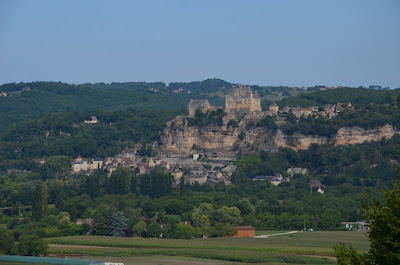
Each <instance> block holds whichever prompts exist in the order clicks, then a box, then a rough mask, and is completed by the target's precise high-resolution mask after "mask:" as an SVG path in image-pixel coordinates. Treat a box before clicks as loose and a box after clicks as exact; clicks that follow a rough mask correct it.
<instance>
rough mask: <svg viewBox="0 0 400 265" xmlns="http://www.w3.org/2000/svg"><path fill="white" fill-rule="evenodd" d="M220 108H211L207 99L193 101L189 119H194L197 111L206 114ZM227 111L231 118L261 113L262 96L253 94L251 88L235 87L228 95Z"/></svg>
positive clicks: (189, 107) (189, 108)
mask: <svg viewBox="0 0 400 265" xmlns="http://www.w3.org/2000/svg"><path fill="white" fill-rule="evenodd" d="M219 108H222V107H214V106H211V105H210V103H209V102H208V100H207V99H197V100H193V99H191V100H190V102H189V105H188V113H189V117H194V115H195V113H196V110H197V109H199V110H201V111H202V112H203V113H205V112H207V111H212V110H217V109H219ZM225 111H226V112H227V114H228V116H229V117H230V118H235V117H238V116H244V115H245V114H249V113H252V112H255V111H260V112H261V99H260V96H259V95H258V94H257V92H256V93H253V91H252V90H251V88H250V87H249V86H242V85H235V86H234V87H233V93H232V94H231V95H226V98H225Z"/></svg>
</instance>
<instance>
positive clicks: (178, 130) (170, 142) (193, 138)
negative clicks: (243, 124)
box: [161, 117, 239, 153]
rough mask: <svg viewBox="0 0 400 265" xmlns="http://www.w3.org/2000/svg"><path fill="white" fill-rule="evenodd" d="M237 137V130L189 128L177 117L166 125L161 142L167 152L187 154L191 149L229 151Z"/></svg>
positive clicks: (185, 121)
mask: <svg viewBox="0 0 400 265" xmlns="http://www.w3.org/2000/svg"><path fill="white" fill-rule="evenodd" d="M238 136H239V130H238V128H227V129H226V128H223V127H218V126H207V127H203V128H199V127H196V126H190V127H189V126H188V124H187V120H186V119H185V118H184V117H178V118H176V119H175V120H173V121H171V122H168V123H167V127H166V128H165V129H164V131H163V132H162V134H161V141H162V143H163V146H164V148H165V149H166V150H167V151H175V152H182V153H188V152H190V151H191V150H192V149H193V148H201V149H206V150H221V151H223V150H226V151H230V150H232V149H233V148H234V144H235V142H236V141H237V140H238Z"/></svg>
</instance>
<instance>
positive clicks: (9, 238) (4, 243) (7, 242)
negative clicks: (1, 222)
mask: <svg viewBox="0 0 400 265" xmlns="http://www.w3.org/2000/svg"><path fill="white" fill-rule="evenodd" d="M0 238H1V240H0V253H4V254H9V253H11V251H12V249H13V248H14V236H13V234H12V232H11V231H8V230H6V229H3V228H0Z"/></svg>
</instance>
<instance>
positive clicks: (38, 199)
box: [32, 183, 47, 221]
mask: <svg viewBox="0 0 400 265" xmlns="http://www.w3.org/2000/svg"><path fill="white" fill-rule="evenodd" d="M46 214H47V189H46V186H45V185H44V184H42V183H38V184H37V185H36V187H35V192H34V194H33V199H32V218H33V220H35V221H39V220H40V219H42V218H43V217H44V216H45V215H46Z"/></svg>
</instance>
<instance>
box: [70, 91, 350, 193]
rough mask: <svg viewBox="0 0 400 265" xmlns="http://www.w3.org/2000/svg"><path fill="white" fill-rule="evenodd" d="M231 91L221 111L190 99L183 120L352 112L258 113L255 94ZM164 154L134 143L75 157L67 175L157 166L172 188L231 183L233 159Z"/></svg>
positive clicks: (334, 108)
mask: <svg viewBox="0 0 400 265" xmlns="http://www.w3.org/2000/svg"><path fill="white" fill-rule="evenodd" d="M233 89H234V91H233V93H232V94H231V95H227V96H226V101H225V108H223V107H221V106H211V105H210V103H209V102H208V100H202V99H200V100H191V101H190V103H189V105H188V116H187V117H189V118H190V117H194V116H195V113H196V111H197V110H200V111H202V112H203V113H206V112H208V111H216V110H218V109H222V110H224V111H225V112H226V113H227V117H224V120H225V123H227V120H231V119H238V118H239V119H243V120H245V121H246V120H254V119H261V118H263V117H265V116H267V115H269V116H276V117H277V121H282V119H283V120H284V119H285V117H286V116H287V114H289V113H291V114H293V115H294V116H295V117H296V118H298V119H299V118H301V117H308V116H314V117H319V116H322V117H327V118H332V117H334V116H336V115H337V114H338V113H340V112H341V111H343V110H344V109H346V108H347V109H352V105H351V103H337V104H329V105H325V106H323V107H317V106H313V107H309V108H300V107H285V108H283V109H282V110H279V107H278V105H277V104H275V103H273V104H271V105H270V107H269V110H267V111H262V109H261V99H260V97H259V96H258V94H257V93H253V92H252V90H251V88H250V87H244V86H242V85H235V86H234V87H233ZM98 122H99V121H98V119H97V118H96V117H95V116H92V117H91V120H85V121H84V124H86V125H87V126H91V125H95V124H97V123H98ZM143 148H146V149H150V150H152V151H153V152H152V155H144V154H141V152H140V150H141V149H143ZM165 151H166V150H164V149H163V147H160V146H159V144H158V143H153V144H147V145H146V146H143V145H142V144H139V143H137V144H135V145H134V147H132V148H125V149H124V150H123V151H122V152H121V153H120V154H117V155H115V156H114V157H107V158H105V159H100V158H82V157H80V156H79V157H77V158H76V159H75V160H74V162H73V165H72V169H71V173H72V174H77V175H78V174H82V175H90V174H93V172H94V170H96V169H101V170H103V171H104V172H105V173H107V176H111V174H112V173H113V172H114V171H115V170H116V168H118V167H124V168H128V169H130V170H131V171H132V172H133V173H134V174H138V175H140V174H146V173H150V172H151V170H152V169H154V168H155V167H161V168H163V169H164V170H165V171H166V172H167V173H170V174H171V175H172V176H173V178H174V185H175V186H178V185H179V184H180V182H181V180H183V181H184V182H185V183H188V184H190V185H193V184H195V183H197V184H200V185H203V184H208V185H210V186H214V185H215V184H217V183H223V184H225V185H229V184H231V177H232V174H233V172H234V171H235V169H236V166H235V165H234V161H235V158H232V157H230V159H225V160H224V159H218V160H213V159H210V158H209V157H206V155H205V154H204V153H202V152H201V151H199V152H196V150H195V149H193V150H192V151H191V152H190V153H189V154H184V155H183V154H180V155H179V154H178V155H177V154H174V155H171V154H169V153H168V152H165ZM297 174H300V175H306V174H307V169H306V168H288V169H287V170H286V171H285V172H281V173H278V174H277V175H274V176H261V175H260V176H255V177H253V181H269V182H270V183H272V184H273V185H275V186H278V185H280V184H281V183H286V182H289V181H290V177H293V176H294V175H297ZM313 188H317V189H318V192H319V193H321V194H322V193H324V191H323V188H324V187H323V185H321V184H320V183H319V182H318V181H315V180H312V183H311V182H310V191H311V190H312V189H313Z"/></svg>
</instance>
